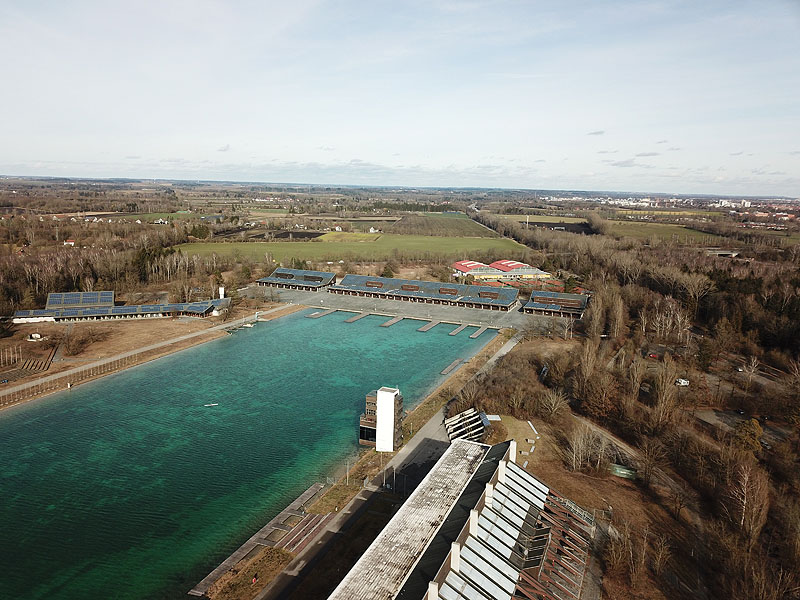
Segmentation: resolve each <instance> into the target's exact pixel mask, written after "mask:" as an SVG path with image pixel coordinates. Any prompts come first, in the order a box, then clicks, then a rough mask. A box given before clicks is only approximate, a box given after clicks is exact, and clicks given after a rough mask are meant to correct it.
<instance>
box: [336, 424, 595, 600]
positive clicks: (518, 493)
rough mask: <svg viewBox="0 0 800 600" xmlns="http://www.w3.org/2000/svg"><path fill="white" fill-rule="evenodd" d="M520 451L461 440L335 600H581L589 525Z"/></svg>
mask: <svg viewBox="0 0 800 600" xmlns="http://www.w3.org/2000/svg"><path fill="white" fill-rule="evenodd" d="M516 453H517V449H516V443H515V442H514V441H513V440H512V441H508V442H503V443H502V444H497V445H495V446H487V445H485V444H479V443H476V442H471V441H467V440H462V439H459V440H455V441H454V442H453V443H452V444H451V445H450V447H449V448H448V449H447V450H446V451H445V453H444V455H443V456H442V457H441V458H440V459H439V461H438V462H437V463H436V465H435V466H434V467H433V469H431V471H430V473H428V475H427V476H426V477H425V479H424V480H423V481H422V483H420V485H419V486H418V487H417V489H416V490H414V492H413V493H412V494H411V496H410V497H409V498H408V500H406V502H405V503H404V504H403V506H402V507H401V508H400V510H398V512H397V513H396V514H395V516H394V517H392V520H391V521H389V523H388V524H387V525H386V527H385V528H384V529H383V531H381V533H380V534H379V535H378V537H377V538H376V539H375V541H374V542H373V543H372V544H371V545H370V547H369V548H368V549H367V550H366V551H365V552H364V554H363V555H362V556H361V558H360V559H359V560H358V562H357V563H356V564H355V565H354V566H353V568H352V569H351V570H350V571H349V572H348V573H347V575H345V577H344V579H343V580H342V581H341V582H340V584H339V585H338V587H337V588H336V589H335V590H334V591H333V593H332V594H331V595H330V597H329V600H388V599H398V600H401V599H402V600H411V599H413V600H422V599H423V598H424V599H425V600H489V599H492V600H495V599H496V600H512V599H517V598H519V599H523V598H525V599H534V598H536V599H547V600H577V599H578V597H579V596H580V592H581V589H582V586H583V576H584V573H585V570H586V565H587V562H588V560H589V548H590V539H591V536H592V534H593V531H594V527H593V517H592V515H591V514H590V513H588V512H587V511H585V510H583V509H581V508H580V507H578V506H577V505H576V504H574V503H573V502H571V501H569V500H567V499H566V498H563V497H562V496H560V495H558V494H557V493H555V492H554V491H553V490H551V489H549V488H548V487H547V486H546V485H545V484H544V483H542V482H541V481H539V480H538V479H537V478H535V477H534V476H532V475H531V474H530V473H528V472H527V471H525V470H524V469H522V468H521V467H519V466H518V465H517V464H516V462H515V458H516Z"/></svg>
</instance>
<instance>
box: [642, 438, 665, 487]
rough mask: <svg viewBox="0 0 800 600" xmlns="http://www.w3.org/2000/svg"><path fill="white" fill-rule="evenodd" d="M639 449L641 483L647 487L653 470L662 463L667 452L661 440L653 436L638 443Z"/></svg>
mask: <svg viewBox="0 0 800 600" xmlns="http://www.w3.org/2000/svg"><path fill="white" fill-rule="evenodd" d="M639 451H640V453H641V462H642V483H644V484H645V485H646V486H648V487H649V486H650V481H651V480H652V477H653V472H654V471H655V470H656V469H657V468H658V467H659V466H661V465H662V464H664V459H665V458H666V456H667V454H666V452H665V451H664V446H662V445H661V442H659V441H658V440H654V439H653V438H645V439H644V441H643V442H642V443H641V444H639Z"/></svg>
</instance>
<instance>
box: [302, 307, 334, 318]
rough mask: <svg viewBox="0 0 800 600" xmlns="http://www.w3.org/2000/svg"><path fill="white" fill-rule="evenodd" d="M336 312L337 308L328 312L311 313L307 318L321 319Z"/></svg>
mask: <svg viewBox="0 0 800 600" xmlns="http://www.w3.org/2000/svg"><path fill="white" fill-rule="evenodd" d="M335 312H336V309H335V308H331V309H328V310H323V311H322V312H315V313H311V314H310V315H306V317H308V318H309V319H319V318H320V317H326V316H328V315H329V314H331V313H335Z"/></svg>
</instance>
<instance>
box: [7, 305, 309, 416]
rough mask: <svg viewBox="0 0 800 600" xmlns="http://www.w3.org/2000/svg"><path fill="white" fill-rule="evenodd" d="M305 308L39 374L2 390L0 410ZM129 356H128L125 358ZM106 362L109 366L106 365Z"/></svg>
mask: <svg viewBox="0 0 800 600" xmlns="http://www.w3.org/2000/svg"><path fill="white" fill-rule="evenodd" d="M307 308H308V307H307V306H305V305H301V304H287V305H279V306H276V307H273V308H270V309H268V310H255V311H252V313H251V314H248V315H245V316H244V317H240V318H238V319H235V320H233V321H230V322H223V323H219V324H217V325H213V326H211V327H209V328H208V329H204V330H202V331H196V332H193V333H189V334H186V335H184V336H178V337H176V338H173V339H171V340H165V341H163V342H158V343H157V344H154V345H151V346H141V347H139V348H135V349H133V350H130V351H127V352H123V353H120V354H118V355H115V356H110V357H107V358H103V359H99V360H95V361H93V362H88V363H87V364H85V365H81V366H79V367H75V368H72V369H67V370H65V371H62V372H59V373H53V374H52V375H46V376H44V377H40V378H38V379H35V380H33V381H29V382H26V383H24V384H21V385H20V386H17V388H13V387H12V388H10V389H9V390H8V391H6V392H5V394H4V395H3V396H0V414H2V413H4V412H5V411H7V410H11V409H14V408H17V407H21V406H26V405H28V404H30V403H31V402H34V401H37V400H41V399H43V398H46V397H48V396H52V395H53V394H56V393H59V392H65V391H69V390H70V389H71V388H74V387H77V386H79V385H84V384H86V383H90V382H92V381H97V380H99V379H102V378H103V377H106V376H107V375H113V374H114V373H120V372H122V371H126V370H128V369H133V368H135V367H139V366H142V365H145V364H147V363H150V362H152V361H154V360H158V359H159V358H164V357H165V356H169V355H171V354H175V353H177V352H181V351H183V350H188V349H189V348H194V347H196V346H199V345H201V344H205V343H207V342H212V341H214V340H218V339H220V338H222V337H224V335H225V334H226V333H229V332H227V331H226V330H227V329H228V328H238V327H241V326H242V324H244V323H248V322H249V323H254V322H257V321H265V322H266V321H272V320H274V319H279V318H281V317H285V316H288V315H291V314H294V313H296V312H299V311H301V310H305V309H307ZM272 313H276V314H272ZM186 342H188V343H186ZM139 355H143V356H139ZM129 359H131V360H130V361H129ZM109 365H110V368H107V367H109ZM87 370H88V371H89V374H88V376H86V377H83V378H81V379H79V380H75V381H63V382H62V381H61V380H62V379H64V380H66V379H68V378H70V377H72V376H74V375H79V374H84V375H85V374H86V373H85V372H86V371H87ZM50 384H53V385H50ZM65 384H66V385H65ZM40 386H45V387H43V388H42V389H40V390H39V391H34V392H33V393H32V394H31V395H30V396H24V397H22V398H19V399H17V400H13V399H12V400H11V401H10V402H5V401H4V398H5V397H6V396H9V395H11V396H12V397H13V395H14V394H15V393H23V392H24V391H25V390H26V389H34V390H36V389H37V388H39V387H40Z"/></svg>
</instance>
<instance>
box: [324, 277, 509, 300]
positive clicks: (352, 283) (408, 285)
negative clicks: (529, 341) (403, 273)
mask: <svg viewBox="0 0 800 600" xmlns="http://www.w3.org/2000/svg"><path fill="white" fill-rule="evenodd" d="M414 288H416V289H414ZM329 289H330V290H349V291H358V292H369V293H371V294H378V295H382V296H402V297H404V298H433V299H437V300H444V301H447V302H467V303H471V304H484V305H495V306H512V305H513V304H514V303H515V302H516V301H517V296H518V294H519V292H518V291H517V290H516V289H514V288H490V289H489V288H487V287H486V286H480V285H467V284H463V283H440V282H438V281H418V280H414V279H394V278H391V277H371V276H368V275H345V276H344V278H343V279H342V281H340V282H339V283H338V284H335V285H332V286H331V287H330V288H329ZM442 290H448V291H450V292H452V293H443V292H442ZM487 294H493V295H494V294H496V295H497V297H496V298H492V297H490V296H487Z"/></svg>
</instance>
